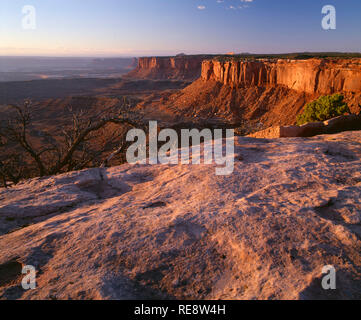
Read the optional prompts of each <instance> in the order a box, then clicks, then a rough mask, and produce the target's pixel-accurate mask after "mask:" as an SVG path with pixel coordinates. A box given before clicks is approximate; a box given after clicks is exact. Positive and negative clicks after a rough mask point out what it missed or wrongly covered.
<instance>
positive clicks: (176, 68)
mask: <svg viewBox="0 0 361 320" xmlns="http://www.w3.org/2000/svg"><path fill="white" fill-rule="evenodd" d="M203 60H204V57H202V56H181V57H148V58H139V59H138V66H137V68H136V69H135V70H133V71H131V72H130V73H128V77H132V78H139V79H154V80H157V79H159V80H161V79H175V80H176V79H177V80H195V79H197V78H199V76H200V75H201V67H202V61H203Z"/></svg>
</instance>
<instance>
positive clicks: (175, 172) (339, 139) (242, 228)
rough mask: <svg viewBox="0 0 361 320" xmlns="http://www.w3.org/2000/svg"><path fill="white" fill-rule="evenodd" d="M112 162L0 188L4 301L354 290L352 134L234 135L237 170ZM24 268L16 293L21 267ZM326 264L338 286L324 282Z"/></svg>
mask: <svg viewBox="0 0 361 320" xmlns="http://www.w3.org/2000/svg"><path fill="white" fill-rule="evenodd" d="M215 168H216V165H123V166H119V167H114V168H108V169H89V170H84V171H79V172H72V173H67V174H63V175H59V176H53V177H46V178H41V179H33V180H29V181H26V182H24V183H22V184H19V185H17V186H15V187H13V188H9V189H0V297H1V298H2V299H70V298H71V299H155V298H156V299H175V298H176V299H361V131H355V132H344V133H340V134H336V135H324V136H317V137H313V138H289V139H275V140H266V139H262V140H261V139H260V140H257V139H253V138H236V146H235V167H234V172H233V174H231V175H229V176H216V174H215ZM24 265H33V266H34V267H35V268H36V271H37V275H36V280H37V282H36V284H37V288H36V289H35V290H30V291H24V290H23V289H22V288H21V286H20V282H21V277H22V276H21V274H20V275H19V273H20V272H21V268H22V266H24ZM326 265H333V266H334V267H335V269H336V271H337V289H336V290H332V291H326V290H323V289H322V287H321V279H322V276H323V275H322V269H323V267H324V266H326Z"/></svg>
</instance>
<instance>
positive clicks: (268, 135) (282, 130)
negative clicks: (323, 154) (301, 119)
mask: <svg viewBox="0 0 361 320" xmlns="http://www.w3.org/2000/svg"><path fill="white" fill-rule="evenodd" d="M353 130H361V115H347V116H339V117H336V118H333V119H330V120H327V121H324V122H312V123H307V124H304V125H302V126H275V127H270V128H267V129H265V130H262V131H258V132H255V133H252V134H250V135H248V137H252V138H261V139H264V138H265V139H274V138H292V137H312V136H316V135H320V134H331V133H337V132H342V131H353Z"/></svg>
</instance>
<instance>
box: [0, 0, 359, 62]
mask: <svg viewBox="0 0 361 320" xmlns="http://www.w3.org/2000/svg"><path fill="white" fill-rule="evenodd" d="M25 5H31V6H33V8H35V20H34V19H33V20H31V22H32V21H35V25H31V24H30V25H31V26H34V27H35V29H28V28H25V29H24V28H23V20H24V18H26V17H27V13H25V14H24V13H22V9H23V7H24V6H25ZM325 5H333V6H334V7H335V8H336V22H337V24H336V30H324V29H322V26H321V21H322V18H323V17H324V15H322V12H321V11H322V8H323V6H325ZM26 21H27V23H28V24H27V26H29V19H27V20H26ZM304 51H313V52H316V51H343V52H361V1H360V0H26V1H24V0H0V55H2V56H4V55H20V56H26V55H30V56H34V55H37V56H147V55H174V54H178V53H186V54H206V53H209V54H221V53H227V52H236V53H242V52H250V53H286V52H287V53H288V52H304Z"/></svg>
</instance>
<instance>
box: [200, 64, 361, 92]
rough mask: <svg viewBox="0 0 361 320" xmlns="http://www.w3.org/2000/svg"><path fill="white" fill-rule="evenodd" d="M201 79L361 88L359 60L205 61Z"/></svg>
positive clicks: (330, 88)
mask: <svg viewBox="0 0 361 320" xmlns="http://www.w3.org/2000/svg"><path fill="white" fill-rule="evenodd" d="M201 78H202V80H205V81H208V80H215V81H217V82H221V83H223V84H228V85H235V86H252V85H254V86H259V87H264V86H275V85H283V86H286V87H287V88H289V89H293V90H297V91H302V92H305V93H309V94H332V93H335V92H360V91H361V59H350V60H346V59H344V60H340V59H338V60H332V59H309V60H258V61H244V60H243V61H239V60H232V61H225V62H222V61H218V60H205V61H203V64H202V74H201Z"/></svg>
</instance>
